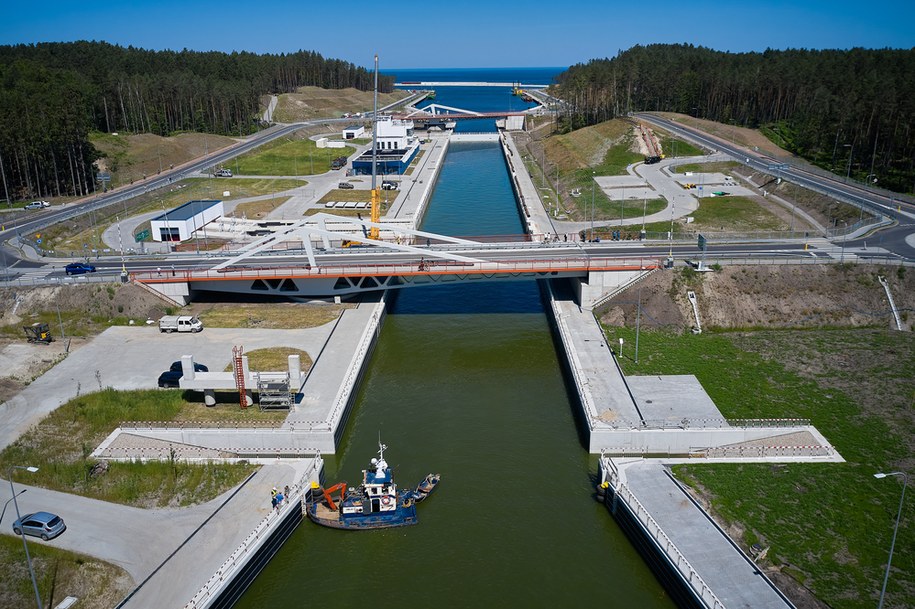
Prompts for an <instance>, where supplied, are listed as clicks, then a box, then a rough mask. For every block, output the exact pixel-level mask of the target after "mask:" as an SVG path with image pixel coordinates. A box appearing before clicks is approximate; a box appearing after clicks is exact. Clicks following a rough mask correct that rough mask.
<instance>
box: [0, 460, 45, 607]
mask: <svg viewBox="0 0 915 609" xmlns="http://www.w3.org/2000/svg"><path fill="white" fill-rule="evenodd" d="M14 469H24V470H25V471H27V472H32V473H34V472H37V471H38V468H37V467H32V466H29V467H25V466H22V465H10V466H9V467H8V468H7V478H8V479H9V481H10V492H11V493H12V494H13V507H15V508H16V520H21V519H22V515H21V514H19V502H18V501H16V489H14V488H13V470H14ZM19 534H20V535H21V536H22V547H23V548H25V562H26V563H27V564H28V565H29V575H31V576H32V587H33V588H35V602H36V603H37V606H38V609H42V608H41V595H40V594H39V593H38V581H37V580H36V579H35V571H34V570H33V569H32V557H31V556H29V544H27V543H26V541H25V531H24V530H23V529H22V527H21V525H20V528H19Z"/></svg>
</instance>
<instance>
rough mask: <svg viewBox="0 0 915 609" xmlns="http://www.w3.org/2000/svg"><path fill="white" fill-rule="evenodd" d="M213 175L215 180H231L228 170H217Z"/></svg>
mask: <svg viewBox="0 0 915 609" xmlns="http://www.w3.org/2000/svg"><path fill="white" fill-rule="evenodd" d="M213 175H215V176H216V177H217V178H231V177H232V170H230V169H217V170H216V171H215V172H214V173H213Z"/></svg>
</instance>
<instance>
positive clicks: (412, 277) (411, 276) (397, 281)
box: [131, 251, 662, 301]
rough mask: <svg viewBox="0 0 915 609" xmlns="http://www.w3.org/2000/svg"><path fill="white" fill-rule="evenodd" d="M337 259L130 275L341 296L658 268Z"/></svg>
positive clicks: (649, 261) (171, 287) (625, 274)
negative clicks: (314, 264)
mask: <svg viewBox="0 0 915 609" xmlns="http://www.w3.org/2000/svg"><path fill="white" fill-rule="evenodd" d="M379 260H380V261H379V262H378V263H375V264H372V263H365V262H358V263H357V262H353V263H349V264H347V263H346V262H339V263H337V264H322V265H320V266H312V265H310V264H308V263H305V262H304V261H303V263H302V264H297V265H294V264H285V265H276V266H268V265H263V266H258V265H256V264H255V265H236V266H228V267H222V268H215V267H214V268H207V269H199V270H198V269H181V270H178V269H168V270H164V271H163V270H161V269H157V270H151V271H144V272H136V273H133V274H132V275H131V278H132V279H133V280H134V281H136V282H138V283H142V284H144V285H147V286H148V287H151V288H153V289H155V290H157V291H159V292H161V293H163V294H165V295H167V296H169V297H171V298H173V299H175V300H179V301H181V300H185V301H187V300H189V299H190V296H191V294H192V293H193V292H194V291H217V292H231V293H242V294H261V295H264V294H271V295H274V296H283V297H293V298H295V297H299V298H328V297H342V296H351V295H354V294H359V293H362V292H372V291H377V290H387V289H398V288H409V287H420V286H426V285H437V284H444V283H455V282H476V281H514V280H530V279H560V278H570V277H571V278H577V279H579V280H580V281H582V282H585V283H590V282H593V280H594V277H592V275H595V274H619V280H618V281H617V282H615V283H623V282H625V281H629V280H630V279H631V276H632V274H633V273H635V274H640V273H643V272H647V271H649V270H653V269H656V268H660V267H661V265H662V260H661V259H660V258H639V257H631V258H625V257H589V256H581V255H579V256H569V252H568V251H564V252H553V253H552V255H551V253H550V252H549V251H544V252H542V257H538V258H520V257H518V258H501V259H500V258H476V259H467V260H465V261H457V260H445V259H440V258H426V257H420V258H419V259H418V260H417V259H415V258H414V259H413V260H408V261H403V262H391V263H385V262H383V258H379ZM611 283H614V282H611Z"/></svg>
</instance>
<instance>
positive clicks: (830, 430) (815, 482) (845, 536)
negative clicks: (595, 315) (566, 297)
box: [607, 327, 915, 608]
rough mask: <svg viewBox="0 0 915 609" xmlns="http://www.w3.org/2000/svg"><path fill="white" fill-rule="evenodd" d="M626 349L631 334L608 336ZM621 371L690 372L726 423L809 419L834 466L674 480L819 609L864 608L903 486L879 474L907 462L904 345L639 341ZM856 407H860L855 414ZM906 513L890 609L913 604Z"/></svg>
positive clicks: (908, 376) (807, 335) (761, 337)
mask: <svg viewBox="0 0 915 609" xmlns="http://www.w3.org/2000/svg"><path fill="white" fill-rule="evenodd" d="M607 334H608V337H609V339H610V340H613V341H615V340H616V339H617V338H618V337H623V338H624V339H625V340H626V341H627V342H628V343H629V345H633V346H634V344H635V336H634V332H633V331H632V330H631V329H626V328H616V327H614V328H612V329H609V330H608V332H607ZM639 344H640V349H639V363H638V364H635V363H634V362H633V361H632V355H633V352H632V351H631V350H630V351H629V353H628V354H627V355H626V357H625V358H624V360H623V362H622V364H623V368H624V370H625V371H626V373H627V374H638V375H654V374H695V375H696V377H697V378H698V379H699V380H700V382H701V383H702V385H703V387H704V388H705V389H706V391H707V392H708V394H709V395H710V396H711V398H712V399H713V400H714V402H715V404H716V405H717V406H718V408H719V409H720V410H721V412H722V414H723V415H724V416H725V417H729V418H743V417H749V418H768V417H788V418H795V417H798V418H809V419H810V420H811V421H812V423H813V424H814V425H815V426H816V427H817V429H819V430H820V431H821V432H822V433H823V434H824V435H825V436H826V438H827V439H828V440H829V441H830V442H831V443H832V444H833V445H834V446H835V447H836V449H837V450H838V451H839V452H840V453H841V454H842V456H843V457H844V458H845V459H846V460H847V462H846V463H842V464H800V463H796V464H718V465H708V464H690V465H684V466H676V467H675V468H674V470H675V472H676V474H677V476H678V477H679V478H681V479H683V480H685V481H686V482H687V483H688V484H690V485H693V486H696V487H697V488H701V489H704V490H705V491H706V492H707V493H708V494H709V495H710V496H711V498H712V499H711V500H712V508H713V510H714V511H715V512H717V513H719V514H720V515H721V516H722V517H723V518H724V519H725V520H726V521H728V522H739V523H742V525H743V527H744V529H745V533H744V534H743V537H742V539H739V540H738V541H741V542H742V544H743V545H744V547H746V546H748V545H750V544H753V543H759V544H760V545H762V546H763V547H770V550H769V553H768V561H769V562H770V563H771V564H773V565H776V566H778V567H779V568H781V569H782V570H783V571H784V572H786V573H788V574H790V575H791V576H793V577H794V578H795V579H797V580H798V581H799V582H801V583H802V584H803V585H804V586H806V587H807V588H809V589H810V590H811V591H813V592H814V593H815V594H816V595H817V597H818V598H820V599H821V600H823V601H824V602H825V603H827V605H828V606H830V607H836V608H838V607H843V608H844V607H847V608H858V607H860V608H864V607H873V606H874V605H875V604H876V600H877V595H878V593H879V589H880V582H881V580H882V575H883V569H884V568H885V564H886V558H887V553H888V549H889V544H890V536H891V535H892V527H893V521H894V519H895V515H896V509H897V506H898V502H899V496H900V491H901V485H900V484H898V483H897V482H896V481H895V480H894V479H889V480H876V479H874V477H873V474H874V473H875V472H877V471H893V470H896V469H900V468H902V469H905V465H906V464H908V465H909V466H911V463H912V459H911V454H912V452H911V447H912V439H913V437H915V436H913V432H915V425H913V423H912V417H911V415H910V414H909V413H910V409H911V407H912V406H913V404H912V400H913V397H915V393H913V384H912V379H913V378H915V341H913V340H912V336H911V334H908V333H900V332H890V331H884V330H868V329H864V330H808V331H758V332H730V333H703V334H701V335H698V336H694V335H691V334H673V333H670V332H665V331H650V332H642V333H641V335H640V341H639ZM862 404H863V406H862ZM913 517H915V507H913V504H912V503H911V502H909V503H908V504H907V505H906V509H905V514H904V515H903V524H902V526H901V527H900V533H899V538H898V539H897V546H896V554H895V555H894V558H893V568H894V569H893V574H892V576H891V578H890V585H889V589H888V592H887V599H888V601H889V603H888V606H893V607H904V606H905V607H908V606H913V605H915V538H913V536H912V534H911V531H912V530H913V528H912V526H911V523H912V521H913V520H912V519H913Z"/></svg>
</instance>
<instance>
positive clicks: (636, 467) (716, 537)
mask: <svg viewBox="0 0 915 609" xmlns="http://www.w3.org/2000/svg"><path fill="white" fill-rule="evenodd" d="M619 471H620V479H621V481H622V482H623V484H625V485H626V486H628V488H629V489H630V490H631V491H632V493H633V494H634V495H635V496H636V497H637V498H638V501H639V503H641V504H642V506H644V508H645V509H646V510H647V511H648V512H649V513H650V514H651V517H652V518H653V519H654V520H655V522H657V524H658V525H659V526H660V528H661V529H662V530H663V531H664V533H665V534H666V535H667V537H668V538H669V539H670V541H671V542H673V544H674V545H675V546H676V548H677V549H678V550H679V551H680V553H681V554H682V555H683V556H684V557H685V558H686V560H688V561H689V564H690V565H691V566H692V568H693V569H694V570H695V571H696V572H697V573H698V574H699V576H700V577H701V578H702V580H703V581H704V582H705V583H706V584H707V585H708V586H709V588H711V590H712V591H713V592H714V594H715V596H717V597H718V599H719V600H720V601H721V603H722V604H723V605H724V606H725V607H730V608H736V607H752V608H753V609H793V607H794V605H793V604H792V603H791V602H790V601H789V600H788V599H787V597H785V596H784V595H783V594H782V593H781V592H780V591H779V590H778V588H776V587H775V586H774V585H773V584H772V583H771V582H770V581H769V580H768V578H766V577H765V575H764V574H763V573H762V572H761V571H760V570H759V569H758V568H757V567H756V565H755V564H754V563H753V561H752V560H750V559H749V558H748V557H747V556H746V555H745V554H744V553H743V552H742V551H741V550H740V548H739V547H738V546H737V545H736V544H734V542H733V541H731V539H730V538H729V537H728V536H727V535H726V534H725V533H724V531H722V530H721V529H720V528H718V526H717V525H716V524H715V523H714V521H712V520H711V518H709V517H708V515H707V514H706V513H705V512H704V511H703V510H702V509H700V508H699V506H698V505H696V504H695V503H694V502H693V501H692V500H691V498H690V497H689V495H687V494H686V493H685V492H684V491H683V490H682V489H681V488H680V487H679V486H678V485H677V484H676V482H674V480H673V479H672V478H671V477H670V476H668V475H667V473H665V467H664V466H663V465H662V464H661V463H659V462H657V461H647V460H644V461H636V462H633V463H629V464H625V465H621V466H620V470H619Z"/></svg>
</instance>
